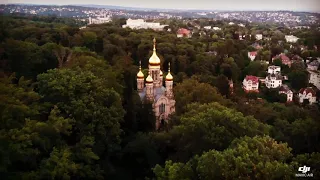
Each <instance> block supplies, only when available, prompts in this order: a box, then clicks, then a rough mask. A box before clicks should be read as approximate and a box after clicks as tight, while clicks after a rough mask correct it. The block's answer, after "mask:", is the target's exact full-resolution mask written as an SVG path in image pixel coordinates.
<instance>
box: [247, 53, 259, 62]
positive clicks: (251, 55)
mask: <svg viewBox="0 0 320 180" xmlns="http://www.w3.org/2000/svg"><path fill="white" fill-rule="evenodd" d="M257 54H258V51H252V52H248V57H249V58H250V60H251V61H253V60H254V59H255V58H256V56H257Z"/></svg>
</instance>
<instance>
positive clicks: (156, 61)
mask: <svg viewBox="0 0 320 180" xmlns="http://www.w3.org/2000/svg"><path fill="white" fill-rule="evenodd" d="M149 64H150V65H153V66H159V65H160V58H159V57H158V55H157V53H156V39H155V38H154V39H153V53H152V55H151V57H150V58H149Z"/></svg>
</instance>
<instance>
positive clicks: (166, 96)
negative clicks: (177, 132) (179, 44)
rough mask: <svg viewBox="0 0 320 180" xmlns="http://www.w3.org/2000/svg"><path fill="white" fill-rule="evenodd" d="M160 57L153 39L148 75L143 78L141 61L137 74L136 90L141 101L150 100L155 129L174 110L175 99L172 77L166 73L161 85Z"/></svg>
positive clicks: (165, 120)
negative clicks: (154, 118) (154, 117)
mask: <svg viewBox="0 0 320 180" xmlns="http://www.w3.org/2000/svg"><path fill="white" fill-rule="evenodd" d="M160 64H161V62H160V58H159V57H158V56H157V53H156V40H155V39H153V53H152V56H151V57H150V58H149V69H148V77H147V78H146V79H145V78H144V74H143V73H142V71H141V63H140V67H139V72H138V74H137V90H138V93H139V96H140V98H141V100H142V101H144V100H148V101H150V102H152V106H153V111H154V113H155V116H156V130H158V129H159V128H160V127H161V126H162V125H164V124H165V123H166V122H167V121H168V116H169V115H170V114H171V113H173V112H175V102H176V101H175V100H174V96H173V90H172V88H173V77H172V75H171V73H170V63H169V68H168V74H167V76H166V78H165V86H163V73H162V71H161V68H160Z"/></svg>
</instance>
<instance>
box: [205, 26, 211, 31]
mask: <svg viewBox="0 0 320 180" xmlns="http://www.w3.org/2000/svg"><path fill="white" fill-rule="evenodd" d="M203 28H204V29H207V30H209V29H211V26H204V27H203Z"/></svg>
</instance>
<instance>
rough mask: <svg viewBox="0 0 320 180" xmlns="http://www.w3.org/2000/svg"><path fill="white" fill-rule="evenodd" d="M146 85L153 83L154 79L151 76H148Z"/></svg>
mask: <svg viewBox="0 0 320 180" xmlns="http://www.w3.org/2000/svg"><path fill="white" fill-rule="evenodd" d="M146 83H153V79H152V77H151V76H150V74H149V75H148V77H147V79H146Z"/></svg>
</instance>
